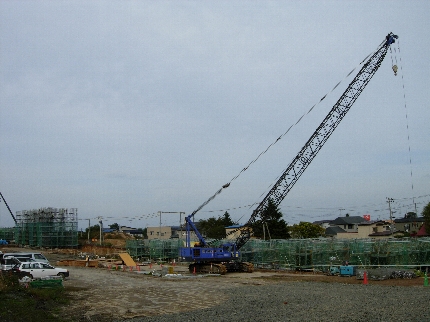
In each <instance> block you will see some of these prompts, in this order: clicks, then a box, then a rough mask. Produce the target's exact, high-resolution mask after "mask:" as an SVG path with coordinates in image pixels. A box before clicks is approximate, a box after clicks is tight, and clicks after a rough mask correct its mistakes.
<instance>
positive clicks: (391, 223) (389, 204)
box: [387, 197, 394, 235]
mask: <svg viewBox="0 0 430 322" xmlns="http://www.w3.org/2000/svg"><path fill="white" fill-rule="evenodd" d="M387 202H388V209H389V210H390V229H391V235H392V234H393V230H394V229H393V228H394V227H393V212H392V211H391V203H392V202H394V199H393V198H388V197H387Z"/></svg>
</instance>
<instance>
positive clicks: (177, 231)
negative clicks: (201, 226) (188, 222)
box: [146, 226, 196, 240]
mask: <svg viewBox="0 0 430 322" xmlns="http://www.w3.org/2000/svg"><path fill="white" fill-rule="evenodd" d="M146 233H147V235H148V240H152V239H163V240H165V239H172V238H179V239H185V238H186V230H185V228H183V227H180V226H156V227H147V232H146ZM190 237H191V239H192V240H194V239H196V235H195V233H194V232H191V236H190Z"/></svg>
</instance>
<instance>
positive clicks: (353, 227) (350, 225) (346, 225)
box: [330, 216, 368, 233]
mask: <svg viewBox="0 0 430 322" xmlns="http://www.w3.org/2000/svg"><path fill="white" fill-rule="evenodd" d="M363 222H368V221H367V220H365V219H364V218H363V217H361V216H345V217H337V218H336V219H335V220H332V221H331V223H330V226H337V227H339V228H342V229H343V230H345V231H346V232H348V233H356V232H357V231H358V224H361V223H363Z"/></svg>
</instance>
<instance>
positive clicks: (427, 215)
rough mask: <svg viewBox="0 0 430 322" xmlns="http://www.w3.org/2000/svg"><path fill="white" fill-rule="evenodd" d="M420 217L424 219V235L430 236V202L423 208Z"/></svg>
mask: <svg viewBox="0 0 430 322" xmlns="http://www.w3.org/2000/svg"><path fill="white" fill-rule="evenodd" d="M422 215H423V217H424V226H425V227H426V234H427V235H430V202H429V203H428V204H427V205H426V206H425V207H424V209H423V212H422Z"/></svg>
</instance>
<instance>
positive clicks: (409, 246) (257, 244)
mask: <svg viewBox="0 0 430 322" xmlns="http://www.w3.org/2000/svg"><path fill="white" fill-rule="evenodd" d="M241 255H242V260H244V261H250V262H252V263H254V265H255V266H256V267H262V268H264V267H267V268H303V269H311V268H312V269H315V268H316V269H320V270H322V271H326V270H327V269H328V267H330V266H331V265H340V264H342V263H345V262H348V263H349V264H350V265H357V266H363V267H372V266H376V267H379V266H404V267H407V266H421V265H429V264H430V238H410V239H400V240H395V239H390V240H382V239H381V240H372V239H352V240H351V239H344V240H342V239H317V240H312V239H297V240H271V241H261V240H251V241H249V242H248V243H247V244H245V246H244V247H242V249H241Z"/></svg>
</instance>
